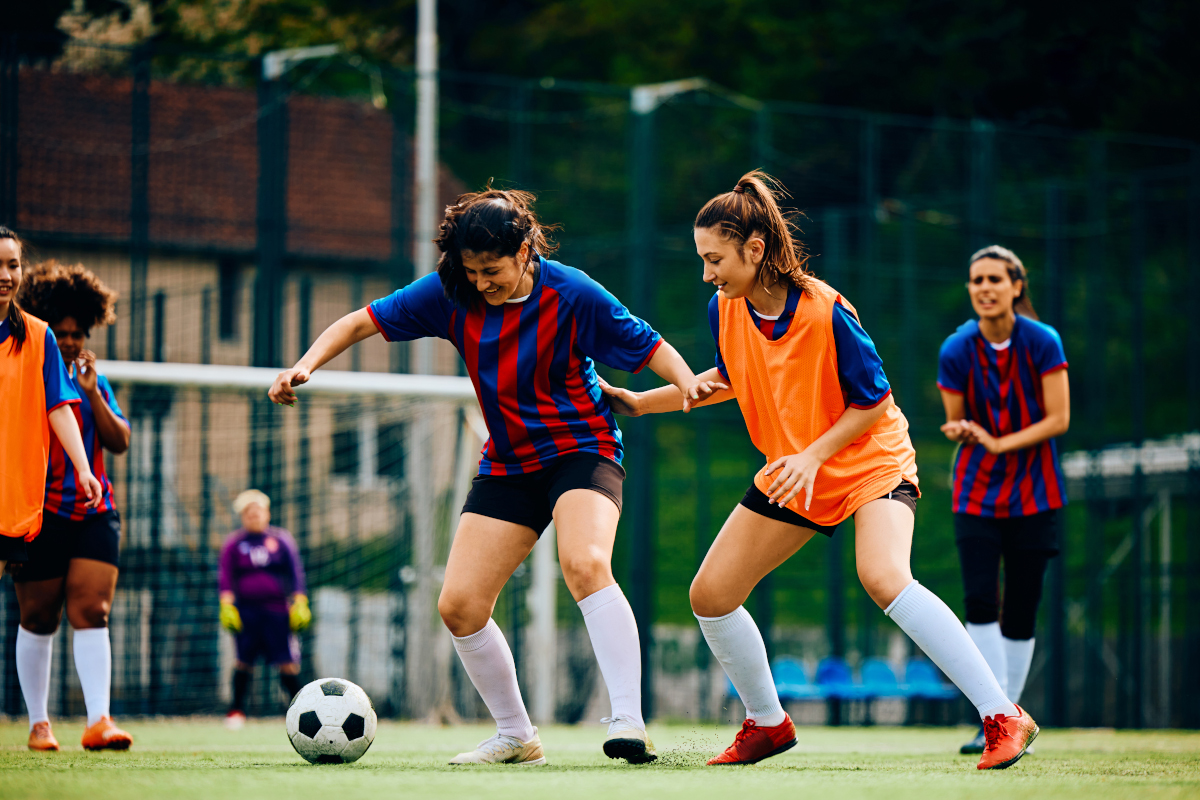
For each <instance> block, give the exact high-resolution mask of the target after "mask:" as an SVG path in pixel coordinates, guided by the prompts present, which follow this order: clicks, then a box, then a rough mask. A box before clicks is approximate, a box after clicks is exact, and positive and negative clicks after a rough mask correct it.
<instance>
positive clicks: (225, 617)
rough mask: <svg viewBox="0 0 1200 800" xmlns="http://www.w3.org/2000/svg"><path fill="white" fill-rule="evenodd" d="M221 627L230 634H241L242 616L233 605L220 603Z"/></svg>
mask: <svg viewBox="0 0 1200 800" xmlns="http://www.w3.org/2000/svg"><path fill="white" fill-rule="evenodd" d="M221 627H222V628H224V629H225V630H227V631H229V632H230V633H241V632H242V615H241V614H239V613H238V610H237V606H235V605H234V604H233V603H221Z"/></svg>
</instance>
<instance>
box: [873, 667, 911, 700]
mask: <svg viewBox="0 0 1200 800" xmlns="http://www.w3.org/2000/svg"><path fill="white" fill-rule="evenodd" d="M861 676H862V693H863V695H864V696H865V697H867V698H870V699H872V700H874V699H875V698H879V697H908V695H909V687H908V686H907V685H902V684H901V683H900V682H899V681H898V680H896V673H895V672H893V671H892V666H891V664H889V663H888V662H886V661H884V660H883V659H882V658H868V659H867V660H866V661H864V662H863V665H862V671H861Z"/></svg>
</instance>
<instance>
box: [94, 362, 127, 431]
mask: <svg viewBox="0 0 1200 800" xmlns="http://www.w3.org/2000/svg"><path fill="white" fill-rule="evenodd" d="M96 387H97V388H98V389H99V390H100V396H101V397H103V398H104V402H105V403H107V404H108V407H109V409H110V410H111V411H112V412H113V413H114V414H116V415H117V419H119V420H121V422H124V423H125V427H127V428H128V427H129V420H128V419H126V417H125V412H123V411H121V406H119V405H117V393H116V392H114V391H113V388H112V384H111V383H109V382H108V378H106V377H104V376H103V375H99V376H97V377H96Z"/></svg>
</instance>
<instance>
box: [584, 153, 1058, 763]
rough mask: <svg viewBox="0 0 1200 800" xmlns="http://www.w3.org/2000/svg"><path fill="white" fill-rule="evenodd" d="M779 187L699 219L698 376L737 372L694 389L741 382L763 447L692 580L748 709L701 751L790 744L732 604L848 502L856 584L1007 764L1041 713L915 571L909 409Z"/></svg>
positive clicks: (647, 403)
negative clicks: (737, 726) (701, 333)
mask: <svg viewBox="0 0 1200 800" xmlns="http://www.w3.org/2000/svg"><path fill="white" fill-rule="evenodd" d="M777 192H778V195H779V196H786V195H785V194H784V193H783V190H782V187H780V186H779V184H778V182H777V181H775V180H774V179H773V178H771V177H770V176H769V175H766V174H765V173H762V172H751V173H748V174H746V175H743V176H742V178H741V179H740V180H739V181H738V182H737V184H736V185H735V186H734V188H733V190H732V191H729V192H726V193H724V194H721V195H718V196H717V197H714V198H713V199H712V200H710V201H709V202H708V203H707V204H705V206H704V208H702V209H701V210H700V213H699V214H697V216H696V221H695V223H694V226H693V227H694V235H695V241H696V251H697V253H698V254H699V255H700V258H701V260H702V261H703V262H704V280H705V281H707V282H709V283H711V284H713V285H714V286H715V287H716V288H717V293H716V295H714V297H713V299H712V300H711V302H710V303H709V325H710V327H711V328H712V333H713V338H714V339H715V340H716V345H717V366H716V367H715V368H714V369H712V370H709V371H708V372H706V373H704V374H702V375H701V376H700V378H701V380H710V381H718V380H725V381H727V382H728V383H729V386H730V387H731V388H730V389H728V390H723V391H719V392H717V393H716V394H714V395H713V397H712V398H711V399H710V400H708V401H707V402H705V403H701V404H704V405H707V404H709V403H719V402H723V401H726V400H731V399H734V398H735V397H736V399H737V401H738V405H739V407H740V408H741V411H742V416H743V417H744V418H745V420H746V426H747V428H748V429H749V431H750V438H751V439H752V440H753V442H754V445H755V446H756V447H757V448H758V449H759V450H760V451H761V452H762V453H763V455H765V456H766V458H767V462H768V463H767V467H766V469H764V470H762V471H761V472H759V473H758V474H756V475H755V477H754V482H753V484H752V485H751V486H750V488H749V489H748V490H747V491H746V495H745V497H744V498H742V501H741V503H740V504H739V505H738V506H737V507H736V508H735V509H734V511H733V513H732V514H730V516H729V519H728V520H726V522H725V525H724V526H723V527H722V528H721V532H720V533H719V534H718V535H717V538H716V540H715V541H714V542H713V544H712V546H711V547H710V548H709V551H708V554H707V555H706V556H705V558H704V563H703V564H701V566H700V571H699V572H698V573H697V575H696V577H695V579H694V580H693V581H692V586H691V592H690V597H691V603H692V611H693V613H694V614H695V615H696V619H697V620H698V621H699V623H700V629H701V630H702V631H703V633H704V638H705V640H706V641H707V642H708V645H709V647H710V648H711V649H712V651H713V654H714V655H715V656H716V657H717V660H718V661H720V662H721V666H722V667H723V668H724V670H725V673H726V674H727V675H728V676H729V679H730V681H731V682H732V683H733V685H734V688H736V689H737V692H738V696H739V697H740V698H741V700H742V702H743V703H744V704H745V706H746V711H747V719H746V721H745V723H744V724H743V726H742V730H741V731H740V732H739V733H738V735H737V737H736V738H735V739H734V742H733V744H731V745H730V746H729V747H728V748H727V749H726V750H725V752H723V753H722V754H720V755H718V756H717V757H715V758H713V759H712V760H710V761H709V762H708V763H709V764H713V765H718V764H752V763H755V762H757V761H761V760H762V759H764V758H769V757H770V756H773V755H776V754H778V753H781V752H783V751H785V750H787V749H789V748H791V747H793V746H794V745H795V744H796V728H795V725H793V723H792V720H791V718H790V717H789V716H788V715H787V713H786V712H784V710H783V707H782V705H781V704H780V702H779V694H778V692H777V691H776V689H775V681H774V680H773V678H772V677H771V668H770V664H769V663H768V661H767V651H766V647H765V645H764V643H763V638H762V634H761V632H760V631H759V629H758V626H757V625H756V624H755V622H754V620H753V618H751V616H750V614H749V612H747V611H746V609H745V608H744V607H743V606H742V604H743V603H744V602H745V600H746V598H747V597H748V596H749V595H750V592H751V591H752V590H753V589H754V587H755V586H756V585H757V584H758V583H759V581H761V580H762V579H763V577H765V576H766V575H767V574H768V573H770V572H771V571H772V570H774V569H775V568H776V567H778V566H779V565H780V564H782V563H783V562H784V561H786V560H787V559H788V558H790V557H791V556H792V555H794V554H795V553H796V552H797V551H798V550H799V549H800V548H801V547H803V546H804V545H805V544H807V543H808V541H809V540H810V539H811V538H812V537H813V535H814V534H816V533H821V534H824V535H826V536H832V535H833V534H834V532H835V529H836V528H837V526H838V524H840V523H841V522H843V521H844V520H846V519H848V518H850V517H854V548H855V560H856V562H857V566H858V575H859V579H860V580H861V581H862V584H863V588H864V589H866V590H867V594H869V595H870V596H871V599H872V600H874V601H875V603H876V604H877V605H878V606H879V607H880V608H881V609H883V612H884V613H885V614H886V615H887V616H889V617H891V619H892V620H893V621H895V622H896V624H898V625H899V626H900V627H901V629H903V630H904V632H905V633H907V634H908V635H909V636H910V637H911V638H912V639H913V641H915V642H916V643H917V645H919V646H920V647H921V649H922V650H924V651H925V653H926V654H927V655H928V656H929V657H930V658H931V659H932V660H933V662H934V663H935V664H937V665H938V667H940V668H941V670H942V671H943V672H944V673H946V675H947V677H949V678H950V679H951V680H952V681H954V682H955V684H957V685H958V687H959V688H960V689H962V691H963V693H964V694H966V695H967V697H968V698H969V699H970V700H971V702H972V704H973V705H974V706H975V708H976V710H977V711H978V712H979V715H980V717H981V718H982V719H983V720H984V725H985V727H986V729H987V733H988V739H987V742H988V744H987V748H986V749H985V751H984V753H983V756H982V757H981V758H980V761H979V768H980V769H1003V768H1005V767H1007V766H1010V765H1011V764H1013V763H1015V762H1016V761H1017V760H1018V759H1019V758H1020V757H1021V756H1022V755H1023V754H1024V752H1025V747H1026V745H1027V744H1028V743H1029V742H1031V741H1032V740H1033V738H1034V737H1035V736H1036V735H1037V726H1036V725H1035V724H1034V722H1033V720H1032V719H1031V718H1030V717H1029V715H1028V714H1025V713H1023V712H1022V711H1021V710H1020V709H1019V708H1018V707H1017V706H1016V705H1015V704H1013V703H1011V702H1010V701H1009V700H1008V698H1006V697H1005V695H1004V692H1003V691H1002V690H1001V689H1000V686H999V685H998V684H997V682H996V680H995V678H994V677H993V676H992V673H991V670H990V669H989V668H988V665H987V663H986V662H985V661H984V659H983V657H982V656H981V655H980V654H979V650H978V648H976V646H975V644H974V643H973V642H972V641H971V639H970V637H968V636H967V635H966V632H965V631H964V630H963V627H962V624H961V623H960V622H959V621H958V618H957V617H956V616H955V615H954V612H952V611H951V610H950V609H949V608H948V607H947V606H946V604H945V603H943V602H942V601H941V600H940V599H938V597H937V596H936V595H934V594H933V593H932V592H930V591H929V590H928V589H926V588H925V587H923V586H921V585H920V583H918V582H917V581H915V580H913V576H912V572H911V571H910V569H909V559H910V554H911V549H912V534H913V524H914V521H915V516H914V515H915V512H916V501H917V498H918V497H919V493H918V491H917V465H916V453H915V451H914V450H913V446H912V442H911V441H910V440H909V437H908V421H907V420H906V419H905V418H904V415H903V414H902V413H901V412H900V409H899V408H898V407H897V406H896V404H895V401H894V400H893V399H892V396H891V387H890V386H889V384H888V381H887V377H886V376H885V375H884V372H883V364H882V362H881V360H880V358H879V355H878V353H876V351H875V345H874V343H873V342H872V341H871V339H870V337H869V336H867V334H866V332H865V331H864V330H863V329H862V326H861V325H860V324H859V321H858V315H857V313H856V312H855V311H854V309H853V307H851V306H850V305H849V303H847V302H846V301H845V299H844V298H843V297H842V296H841V295H839V294H838V293H837V292H836V291H834V290H833V289H832V288H831V287H829V286H828V285H827V284H825V283H823V282H821V281H819V280H817V278H816V276H814V275H812V273H810V272H809V271H808V270H807V268H806V266H805V264H806V261H807V260H808V256H807V254H806V253H805V252H804V249H803V245H802V244H801V243H800V242H799V241H798V239H796V238H795V230H794V226H793V224H792V222H791V220H789V219H788V218H787V217H786V216H784V214H783V213H782V211H781V209H780V208H779V205H778V202H777V196H776V195H777ZM606 391H607V392H608V393H609V394H610V395H612V396H613V398H614V402H615V403H619V408H620V409H621V410H623V411H626V412H629V413H633V414H640V413H659V412H663V411H672V410H674V409H676V408H678V406H679V402H680V399H681V398H680V397H679V395H678V390H676V389H675V388H674V387H670V386H666V387H662V388H660V389H655V390H653V391H650V392H644V393H640V394H638V393H632V392H626V391H624V390H619V389H614V388H613V387H607V388H606ZM802 492H803V494H804V498H803V502H801V500H800V494H801V493H802Z"/></svg>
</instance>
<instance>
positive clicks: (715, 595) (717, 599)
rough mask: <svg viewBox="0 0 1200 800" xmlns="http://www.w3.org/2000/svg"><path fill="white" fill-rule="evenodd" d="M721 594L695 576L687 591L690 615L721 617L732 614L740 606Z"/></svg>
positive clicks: (698, 576)
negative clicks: (690, 608)
mask: <svg viewBox="0 0 1200 800" xmlns="http://www.w3.org/2000/svg"><path fill="white" fill-rule="evenodd" d="M723 594H724V593H722V592H717V591H714V590H713V587H712V585H711V584H709V583H708V582H707V581H705V580H704V579H703V578H702V577H701V576H700V575H697V576H696V577H695V578H694V579H693V580H692V585H691V588H690V589H688V600H689V602H691V604H692V613H693V614H695V615H696V616H698V617H723V616H725V615H726V614H731V613H733V612H734V611H736V610H737V607H738V606H739V605H741V604H740V603H737V602H735V601H733V600H731V599H730V598H728V597H724V596H723Z"/></svg>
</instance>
